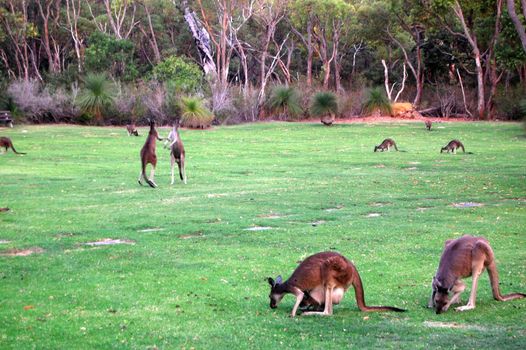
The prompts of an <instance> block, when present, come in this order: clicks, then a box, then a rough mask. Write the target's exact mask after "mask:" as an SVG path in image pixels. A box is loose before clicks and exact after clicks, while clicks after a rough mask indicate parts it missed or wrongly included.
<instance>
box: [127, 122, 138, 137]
mask: <svg viewBox="0 0 526 350" xmlns="http://www.w3.org/2000/svg"><path fill="white" fill-rule="evenodd" d="M126 131H127V132H128V136H132V135H134V136H139V132H138V131H137V128H136V127H135V124H128V125H126Z"/></svg>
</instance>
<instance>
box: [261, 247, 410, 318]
mask: <svg viewBox="0 0 526 350" xmlns="http://www.w3.org/2000/svg"><path fill="white" fill-rule="evenodd" d="M268 283H269V284H270V295H269V297H270V307H271V308H272V309H275V308H276V307H278V304H279V302H280V301H281V299H283V297H284V296H285V294H287V293H292V294H294V295H295V296H296V303H295V304H294V307H293V309H292V313H291V317H294V316H296V312H297V311H298V308H299V307H300V306H309V305H315V306H316V304H317V305H322V304H324V309H323V311H309V312H304V313H303V314H304V315H327V316H328V315H332V305H333V304H339V303H340V301H341V300H342V298H343V294H344V293H345V292H346V291H347V289H348V288H349V287H350V286H351V285H352V286H353V287H354V292H355V295H356V303H357V304H358V308H360V310H361V311H367V312H370V311H399V312H402V311H405V310H403V309H399V308H396V307H391V306H367V305H365V296H364V292H363V285H362V280H361V278H360V275H359V274H358V270H356V267H355V266H354V265H353V264H352V263H351V262H350V261H349V260H347V259H346V258H345V257H344V256H343V255H341V254H339V253H336V252H322V253H317V254H314V255H311V256H309V257H308V258H306V259H305V260H304V261H303V262H302V263H301V264H300V265H299V266H298V267H297V268H296V270H294V272H293V273H292V275H291V276H290V277H289V279H288V280H286V281H285V282H283V281H282V279H281V276H278V277H277V278H276V280H275V281H274V279H272V278H270V277H269V278H268ZM305 297H306V298H305ZM304 299H306V300H305V301H304ZM302 302H303V305H302Z"/></svg>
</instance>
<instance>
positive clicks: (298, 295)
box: [290, 288, 304, 317]
mask: <svg viewBox="0 0 526 350" xmlns="http://www.w3.org/2000/svg"><path fill="white" fill-rule="evenodd" d="M293 293H294V295H295V296H296V303H295V304H294V307H293V308H292V313H291V314H290V317H295V316H296V312H297V311H298V307H299V306H300V304H301V301H302V300H303V295H304V294H303V292H302V291H301V290H299V289H298V288H294V292H293Z"/></svg>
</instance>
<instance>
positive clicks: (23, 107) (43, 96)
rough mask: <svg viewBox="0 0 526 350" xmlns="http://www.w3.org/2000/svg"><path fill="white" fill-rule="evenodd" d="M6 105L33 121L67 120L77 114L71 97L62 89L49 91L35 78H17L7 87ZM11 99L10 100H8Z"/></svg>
mask: <svg viewBox="0 0 526 350" xmlns="http://www.w3.org/2000/svg"><path fill="white" fill-rule="evenodd" d="M7 94H8V99H7V100H6V101H7V102H8V104H7V107H8V109H10V110H11V111H12V112H15V114H16V111H17V110H19V112H20V113H21V114H22V115H23V116H24V117H25V118H27V119H28V120H29V121H30V122H33V123H43V122H68V121H71V120H73V119H74V118H75V117H76V116H77V115H78V112H79V111H78V109H77V108H76V106H75V105H74V104H73V99H74V98H73V97H72V96H71V95H70V94H69V93H68V92H66V91H65V90H64V89H62V88H59V89H56V90H55V91H53V92H50V91H49V90H48V89H47V88H43V87H42V85H41V84H40V82H38V81H36V80H17V81H14V82H12V83H11V84H10V85H9V87H8V89H7ZM10 101H11V102H10Z"/></svg>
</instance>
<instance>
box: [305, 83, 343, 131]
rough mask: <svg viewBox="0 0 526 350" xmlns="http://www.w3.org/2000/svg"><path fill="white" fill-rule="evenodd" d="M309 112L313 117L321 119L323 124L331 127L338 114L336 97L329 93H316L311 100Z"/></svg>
mask: <svg viewBox="0 0 526 350" xmlns="http://www.w3.org/2000/svg"><path fill="white" fill-rule="evenodd" d="M309 112H310V114H311V115H312V116H315V117H320V118H321V121H322V123H323V124H326V125H330V124H332V123H333V122H334V118H335V115H336V114H337V113H338V100H337V98H336V95H335V94H334V93H332V92H329V91H323V92H318V93H316V94H315V95H314V96H313V97H312V100H311V104H310V107H309Z"/></svg>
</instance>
